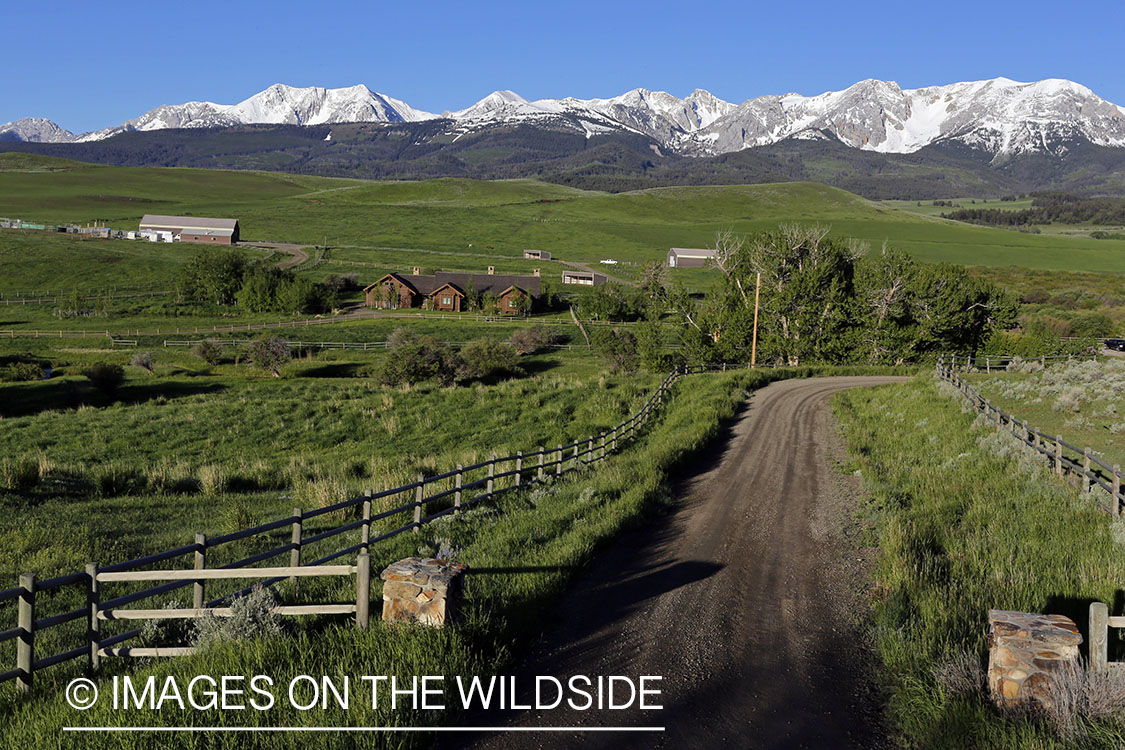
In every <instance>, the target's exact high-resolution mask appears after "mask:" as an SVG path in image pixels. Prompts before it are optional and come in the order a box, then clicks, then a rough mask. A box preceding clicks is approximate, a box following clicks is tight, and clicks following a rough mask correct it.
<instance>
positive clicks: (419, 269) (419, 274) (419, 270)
mask: <svg viewBox="0 0 1125 750" xmlns="http://www.w3.org/2000/svg"><path fill="white" fill-rule="evenodd" d="M413 273H414V275H415V276H421V275H422V269H421V268H419V267H418V266H414V271H413Z"/></svg>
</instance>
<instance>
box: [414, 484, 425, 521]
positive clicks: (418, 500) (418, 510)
mask: <svg viewBox="0 0 1125 750" xmlns="http://www.w3.org/2000/svg"><path fill="white" fill-rule="evenodd" d="M425 492H426V475H425V474H419V475H418V488H417V489H416V490H415V491H414V533H415V534H420V533H422V497H423V495H425Z"/></svg>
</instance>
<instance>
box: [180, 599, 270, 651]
mask: <svg viewBox="0 0 1125 750" xmlns="http://www.w3.org/2000/svg"><path fill="white" fill-rule="evenodd" d="M276 604H277V600H276V599H274V596H273V593H272V592H271V591H270V590H269V589H263V588H260V587H257V588H255V589H254V590H253V591H252V592H250V593H249V594H247V595H246V596H240V597H238V598H237V599H234V600H233V601H231V603H230V608H231V616H230V617H216V616H214V615H213V614H210V613H208V614H207V615H206V616H204V617H201V618H200V619H198V620H196V622H195V635H194V637H193V639H192V645H194V646H196V647H197V648H207V647H208V646H215V645H221V644H224V643H244V642H246V641H249V640H251V639H254V638H268V637H270V636H277V635H281V633H282V628H281V618H280V616H279V615H276V614H274V612H273V607H274V606H276Z"/></svg>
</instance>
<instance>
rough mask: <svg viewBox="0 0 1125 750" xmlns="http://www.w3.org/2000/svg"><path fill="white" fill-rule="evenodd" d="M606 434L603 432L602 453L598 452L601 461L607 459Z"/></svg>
mask: <svg viewBox="0 0 1125 750" xmlns="http://www.w3.org/2000/svg"><path fill="white" fill-rule="evenodd" d="M605 435H606V434H605V433H604V432H603V433H602V449H601V453H600V454H598V460H599V461H604V460H605Z"/></svg>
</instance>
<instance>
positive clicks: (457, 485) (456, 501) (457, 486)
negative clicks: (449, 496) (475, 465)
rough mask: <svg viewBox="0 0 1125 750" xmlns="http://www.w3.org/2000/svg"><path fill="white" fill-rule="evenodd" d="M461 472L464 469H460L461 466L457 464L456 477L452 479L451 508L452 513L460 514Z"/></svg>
mask: <svg viewBox="0 0 1125 750" xmlns="http://www.w3.org/2000/svg"><path fill="white" fill-rule="evenodd" d="M463 472H464V467H462V465H461V464H457V475H456V476H455V477H453V487H454V490H453V507H454V509H455V510H454V511H453V512H454V513H460V512H461V475H462V473H463Z"/></svg>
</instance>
